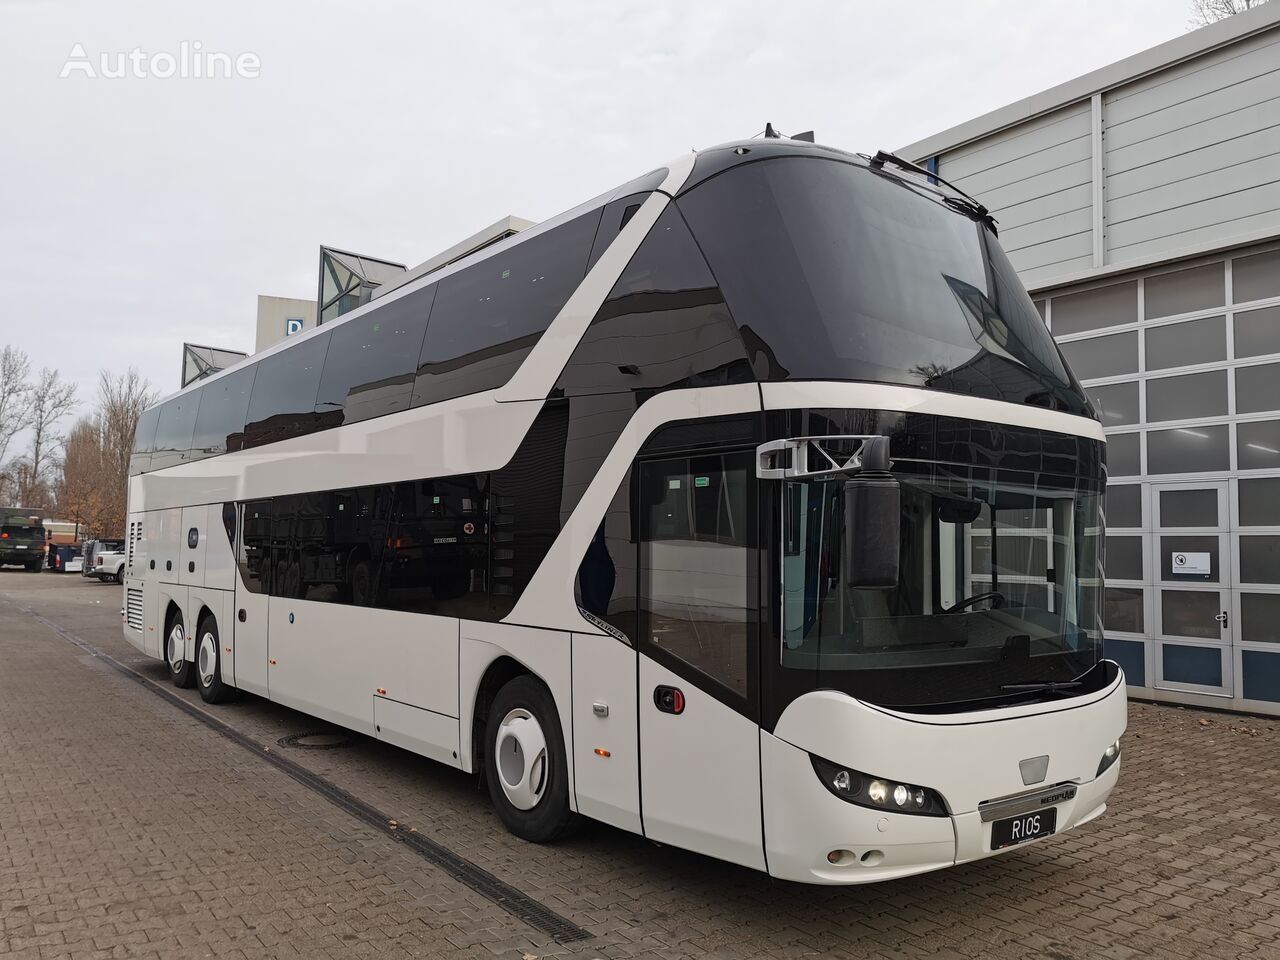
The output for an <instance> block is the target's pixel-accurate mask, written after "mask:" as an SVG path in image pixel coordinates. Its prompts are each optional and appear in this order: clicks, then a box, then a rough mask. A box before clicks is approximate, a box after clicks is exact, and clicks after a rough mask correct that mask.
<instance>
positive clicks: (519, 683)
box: [485, 676, 574, 843]
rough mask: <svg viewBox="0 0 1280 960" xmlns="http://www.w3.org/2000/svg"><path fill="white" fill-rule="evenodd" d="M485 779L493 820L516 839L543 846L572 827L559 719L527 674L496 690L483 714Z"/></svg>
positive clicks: (540, 687) (548, 697) (548, 698)
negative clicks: (486, 714)
mask: <svg viewBox="0 0 1280 960" xmlns="http://www.w3.org/2000/svg"><path fill="white" fill-rule="evenodd" d="M485 742H486V744H487V746H488V757H487V762H486V763H485V779H486V781H487V783H488V785H489V795H490V797H491V798H492V799H493V803H494V806H495V807H496V808H497V810H498V816H499V817H500V818H501V819H502V822H503V824H504V825H505V826H506V828H507V829H508V830H510V831H511V832H512V833H514V834H515V835H516V836H517V837H521V838H523V839H525V840H530V841H532V842H534V843H546V842H547V841H549V840H554V839H555V838H556V837H558V836H560V835H562V834H563V833H564V832H565V831H566V830H568V828H569V827H570V826H571V825H572V823H573V819H574V818H573V812H572V811H571V810H570V809H569V771H568V766H567V764H566V762H565V754H564V737H563V735H562V733H561V730H560V715H559V713H558V712H557V711H556V704H555V700H554V699H552V697H551V692H550V691H549V690H547V688H546V687H545V686H544V685H543V684H542V683H541V682H540V681H538V680H536V679H535V678H533V677H530V676H522V677H516V678H515V679H514V680H512V681H510V682H509V683H508V684H507V685H506V686H505V687H503V688H502V689H501V690H499V691H498V695H497V696H496V697H495V698H494V701H493V706H492V707H491V708H490V710H489V721H488V723H487V724H486V732H485Z"/></svg>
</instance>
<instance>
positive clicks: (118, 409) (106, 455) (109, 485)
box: [97, 367, 156, 536]
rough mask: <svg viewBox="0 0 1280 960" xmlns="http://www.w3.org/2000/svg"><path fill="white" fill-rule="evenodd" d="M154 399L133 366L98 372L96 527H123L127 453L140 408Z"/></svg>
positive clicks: (111, 532)
mask: <svg viewBox="0 0 1280 960" xmlns="http://www.w3.org/2000/svg"><path fill="white" fill-rule="evenodd" d="M155 401H156V394H155V392H154V391H153V390H152V389H151V385H150V384H149V383H148V382H147V381H146V380H144V379H143V378H142V377H141V376H139V375H138V371H137V370H134V369H133V368H132V367H130V368H129V371H128V372H127V373H122V374H114V375H113V374H111V373H110V372H108V371H106V370H103V371H102V373H101V374H100V375H99V376H98V411H97V414H98V416H97V420H98V430H99V434H100V437H101V447H102V465H101V468H100V469H101V474H100V476H99V483H100V487H101V490H102V496H103V502H102V522H103V524H104V528H103V529H102V530H101V531H99V532H100V533H102V534H104V535H107V536H120V535H121V534H122V532H123V530H124V524H125V512H126V509H127V501H128V493H129V457H130V455H131V454H132V452H133V435H134V432H135V431H136V430H137V429H138V418H139V417H141V416H142V411H144V410H145V409H147V407H149V406H151V405H152V404H153V403H155Z"/></svg>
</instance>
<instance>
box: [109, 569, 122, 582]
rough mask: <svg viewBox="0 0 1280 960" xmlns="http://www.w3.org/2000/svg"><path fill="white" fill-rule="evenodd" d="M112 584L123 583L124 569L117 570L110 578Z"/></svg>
mask: <svg viewBox="0 0 1280 960" xmlns="http://www.w3.org/2000/svg"><path fill="white" fill-rule="evenodd" d="M111 582H112V583H124V567H121V568H120V569H119V570H117V571H116V572H115V573H114V574H113V575H112V577H111Z"/></svg>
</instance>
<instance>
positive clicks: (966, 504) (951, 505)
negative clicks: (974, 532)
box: [938, 500, 982, 525]
mask: <svg viewBox="0 0 1280 960" xmlns="http://www.w3.org/2000/svg"><path fill="white" fill-rule="evenodd" d="M981 515H982V501H981V500H941V501H939V502H938V519H939V520H941V521H942V522H943V523H953V524H957V525H960V524H969V523H973V522H974V521H975V520H977V519H978V517H979V516H981Z"/></svg>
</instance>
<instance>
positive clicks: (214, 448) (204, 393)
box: [191, 364, 257, 457]
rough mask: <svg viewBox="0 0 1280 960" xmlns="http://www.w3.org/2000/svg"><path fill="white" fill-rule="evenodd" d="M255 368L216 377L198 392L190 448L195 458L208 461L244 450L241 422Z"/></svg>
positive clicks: (242, 421)
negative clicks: (206, 458)
mask: <svg viewBox="0 0 1280 960" xmlns="http://www.w3.org/2000/svg"><path fill="white" fill-rule="evenodd" d="M256 372H257V364H253V365H251V366H248V367H245V368H244V369H243V370H237V371H235V372H234V373H229V374H227V375H226V376H223V377H219V378H218V379H217V380H214V381H213V382H212V383H206V384H205V385H204V386H203V387H201V388H200V392H201V398H200V412H199V414H198V415H197V416H196V427H195V432H194V434H193V435H192V437H191V446H192V448H193V450H194V451H195V453H196V454H197V455H198V456H202V457H210V456H215V455H217V454H219V453H226V452H227V451H229V450H239V449H240V448H241V447H243V446H244V418H245V414H246V413H247V412H248V409H249V394H250V392H251V391H252V390H253V378H254V374H255V373H256Z"/></svg>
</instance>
